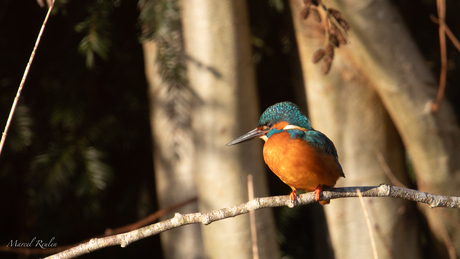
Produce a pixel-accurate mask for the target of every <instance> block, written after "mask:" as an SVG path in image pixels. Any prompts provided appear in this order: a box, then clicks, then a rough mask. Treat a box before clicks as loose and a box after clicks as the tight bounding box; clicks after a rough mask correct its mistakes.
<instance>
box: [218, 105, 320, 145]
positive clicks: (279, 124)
mask: <svg viewBox="0 0 460 259" xmlns="http://www.w3.org/2000/svg"><path fill="white" fill-rule="evenodd" d="M290 129H297V130H302V131H307V130H313V128H312V127H311V126H310V121H309V120H308V118H307V116H305V115H304V114H303V113H302V112H301V111H300V110H299V107H297V105H295V104H293V103H291V102H281V103H277V104H274V105H272V106H270V107H268V108H267V109H266V110H265V111H264V113H262V116H260V119H259V123H258V124H257V128H255V129H253V130H251V131H249V132H248V133H246V134H244V135H243V136H241V137H238V138H237V139H235V140H233V141H231V142H229V143H228V144H227V146H231V145H235V144H239V143H242V142H245V141H248V140H251V139H255V138H261V139H263V140H265V141H267V139H268V138H270V136H271V135H273V134H274V133H279V132H281V131H284V130H290Z"/></svg>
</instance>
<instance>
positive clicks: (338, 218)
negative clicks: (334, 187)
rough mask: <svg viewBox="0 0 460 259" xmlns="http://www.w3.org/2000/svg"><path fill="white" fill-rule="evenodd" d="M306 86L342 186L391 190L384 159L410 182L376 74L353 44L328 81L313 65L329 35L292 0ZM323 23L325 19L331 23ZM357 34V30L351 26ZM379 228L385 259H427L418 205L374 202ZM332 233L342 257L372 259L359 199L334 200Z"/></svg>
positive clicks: (338, 54)
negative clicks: (355, 55)
mask: <svg viewBox="0 0 460 259" xmlns="http://www.w3.org/2000/svg"><path fill="white" fill-rule="evenodd" d="M290 3H291V9H292V16H293V22H294V25H295V30H296V38H297V42H298V47H299V52H300V58H301V63H302V69H303V72H304V79H305V85H306V88H307V91H306V92H307V102H308V109H309V116H310V118H311V121H312V124H313V127H314V128H315V129H317V130H319V131H322V132H324V133H325V134H326V135H327V136H329V137H330V138H331V140H332V141H334V143H335V145H336V147H337V149H338V153H339V160H340V162H341V164H342V166H343V169H344V172H345V175H346V178H345V179H341V180H339V182H338V185H344V186H354V185H378V184H380V183H384V182H386V183H389V182H390V181H389V180H388V178H387V176H386V175H385V173H384V169H383V165H382V164H381V163H380V162H379V160H378V155H379V154H382V155H383V157H384V158H385V160H386V163H387V164H388V166H389V167H390V169H391V172H392V173H393V174H394V175H395V176H396V177H397V178H398V179H399V181H401V182H403V183H406V184H407V183H408V177H407V174H406V171H405V158H404V148H403V146H402V143H401V140H400V138H399V136H398V132H397V130H396V128H395V126H394V125H393V123H392V121H391V118H390V116H389V115H388V113H387V112H386V110H385V107H384V105H383V103H382V100H381V98H380V97H379V95H378V92H377V91H376V85H375V82H374V79H373V78H371V77H372V76H373V75H372V74H363V73H362V72H361V68H360V67H357V66H356V64H355V63H353V62H352V60H351V57H350V55H351V53H350V51H349V49H351V48H355V46H356V45H355V44H354V43H355V41H357V40H356V39H352V40H351V41H352V44H350V45H347V46H346V47H340V49H336V51H335V57H334V60H333V62H332V69H331V71H330V72H329V74H328V75H326V76H323V75H321V65H320V64H312V62H311V60H312V56H313V53H314V52H315V51H316V50H317V49H319V48H321V47H323V44H324V42H325V37H324V28H323V27H321V26H319V25H318V23H316V22H315V21H314V20H313V19H312V18H308V19H307V20H306V21H304V20H302V19H301V17H300V10H301V7H302V5H303V4H302V1H301V0H291V1H290ZM347 18H348V16H346V18H345V19H347ZM322 20H323V23H324V21H325V17H323V19H322ZM351 28H352V29H351V30H353V25H352V26H351ZM356 51H358V50H356ZM365 202H366V204H367V208H368V210H369V217H370V220H371V222H372V226H373V228H374V237H375V242H376V249H377V253H378V255H379V258H393V257H395V258H420V257H421V250H420V245H419V240H418V237H419V235H420V233H419V231H418V222H417V220H414V218H416V215H417V211H416V209H415V205H414V204H412V203H409V202H407V201H402V200H394V199H366V200H365ZM325 210H326V217H327V220H328V226H329V233H330V235H331V240H332V245H333V248H334V252H335V256H336V257H337V258H372V257H373V250H372V246H371V243H370V238H369V232H368V229H367V225H366V221H365V217H364V213H363V210H362V209H361V205H360V202H359V200H358V199H345V200H340V201H332V202H331V204H330V205H327V206H325Z"/></svg>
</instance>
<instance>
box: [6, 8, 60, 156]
mask: <svg viewBox="0 0 460 259" xmlns="http://www.w3.org/2000/svg"><path fill="white" fill-rule="evenodd" d="M51 3H52V4H51V5H50V6H49V8H48V12H47V13H46V16H45V20H44V21H43V24H42V27H41V29H40V32H39V33H38V36H37V41H36V42H35V46H34V49H33V50H32V54H30V58H29V62H27V66H26V69H25V71H24V74H23V76H22V79H21V83H20V84H19V87H18V91H17V93H16V97H14V101H13V105H12V106H11V111H10V114H9V115H8V120H7V121H6V125H5V130H4V131H3V134H2V139H1V140H0V155H1V154H2V150H3V145H4V144H5V139H6V134H7V133H8V129H9V127H10V124H11V120H12V119H13V114H14V111H15V110H16V106H17V105H18V101H19V96H21V91H22V88H23V87H24V83H25V82H26V78H27V75H28V74H29V69H30V65H31V64H32V61H33V60H34V57H35V51H36V50H37V47H38V44H39V43H40V39H41V37H42V34H43V30H44V29H45V25H46V22H47V21H48V18H49V16H50V14H51V11H52V10H53V6H54V0H52V2H51Z"/></svg>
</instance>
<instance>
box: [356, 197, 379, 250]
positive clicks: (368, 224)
mask: <svg viewBox="0 0 460 259" xmlns="http://www.w3.org/2000/svg"><path fill="white" fill-rule="evenodd" d="M356 193H357V194H358V197H359V201H360V203H361V207H362V209H363V213H364V218H366V224H367V229H368V230H369V238H370V240H371V246H372V253H373V254H374V259H379V254H378V253H377V247H376V245H375V239H374V231H373V228H372V224H371V220H370V218H369V213H368V212H367V208H366V204H365V203H364V199H363V196H362V195H361V191H360V190H359V189H356Z"/></svg>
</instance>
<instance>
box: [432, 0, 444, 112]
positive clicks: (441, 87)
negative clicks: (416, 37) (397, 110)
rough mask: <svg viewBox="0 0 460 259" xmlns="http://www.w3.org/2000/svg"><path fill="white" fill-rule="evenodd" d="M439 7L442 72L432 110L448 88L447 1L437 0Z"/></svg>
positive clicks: (436, 106) (434, 109)
mask: <svg viewBox="0 0 460 259" xmlns="http://www.w3.org/2000/svg"><path fill="white" fill-rule="evenodd" d="M436 4H437V7H438V17H439V46H440V48H441V73H440V75H439V90H438V95H437V97H436V101H435V102H434V103H433V105H432V106H431V110H432V111H434V112H435V111H437V110H438V109H439V105H440V104H441V101H442V97H443V96H444V90H445V88H446V76H447V50H446V33H445V23H444V22H445V15H446V3H445V0H436Z"/></svg>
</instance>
